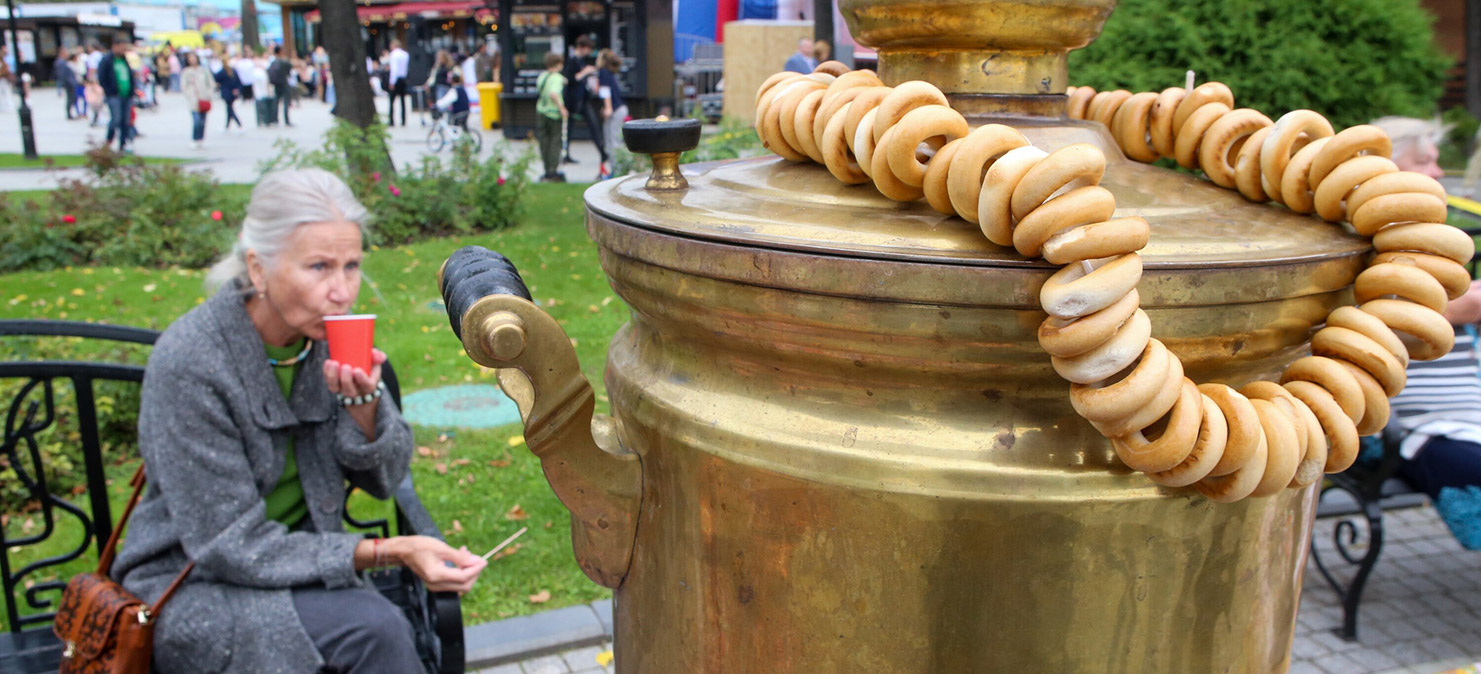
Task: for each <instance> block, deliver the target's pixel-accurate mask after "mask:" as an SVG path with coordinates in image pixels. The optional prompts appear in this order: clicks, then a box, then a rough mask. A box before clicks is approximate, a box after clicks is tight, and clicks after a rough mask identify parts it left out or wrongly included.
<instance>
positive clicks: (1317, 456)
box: [1286, 389, 1357, 489]
mask: <svg viewBox="0 0 1481 674" xmlns="http://www.w3.org/2000/svg"><path fill="white" fill-rule="evenodd" d="M1286 395H1287V400H1286V402H1289V403H1290V405H1291V407H1292V409H1294V410H1295V420H1294V421H1293V424H1294V425H1295V426H1297V427H1302V430H1303V431H1304V435H1305V439H1306V442H1305V443H1304V444H1305V447H1304V449H1303V450H1302V452H1301V461H1300V462H1299V463H1297V464H1296V474H1295V475H1294V476H1292V477H1291V482H1290V484H1288V485H1286V486H1288V487H1291V488H1292V489H1300V488H1301V487H1306V486H1310V485H1311V484H1313V483H1315V482H1316V481H1317V480H1320V479H1321V478H1322V475H1324V474H1325V473H1326V469H1327V434H1326V430H1325V429H1324V428H1323V427H1322V424H1321V420H1320V419H1318V418H1317V416H1316V412H1313V411H1312V410H1311V407H1310V406H1308V405H1307V404H1306V403H1305V402H1304V401H1302V400H1301V399H1300V398H1298V397H1296V396H1295V394H1293V393H1291V392H1290V390H1289V389H1287V390H1286ZM1287 413H1289V410H1288V411H1287ZM1337 416H1339V417H1341V418H1342V421H1344V422H1348V423H1351V422H1350V421H1349V420H1348V419H1347V417H1345V416H1343V414H1342V412H1341V411H1340V410H1339V411H1338V412H1337ZM1353 437H1354V439H1356V437H1357V428H1356V427H1354V428H1353Z"/></svg>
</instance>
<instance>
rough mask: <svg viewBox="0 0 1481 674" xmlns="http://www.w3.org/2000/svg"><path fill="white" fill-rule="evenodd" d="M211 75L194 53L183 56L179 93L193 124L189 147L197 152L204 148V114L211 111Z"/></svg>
mask: <svg viewBox="0 0 1481 674" xmlns="http://www.w3.org/2000/svg"><path fill="white" fill-rule="evenodd" d="M211 84H212V80H211V74H210V73H208V72H206V69H205V67H204V66H202V65H201V58H200V56H199V55H198V54H196V53H195V52H187V53H186V54H185V67H184V68H183V69H182V70H181V71H180V91H182V92H184V94H185V102H186V103H187V104H188V105H189V106H190V117H191V119H192V120H193V121H194V122H195V128H194V129H192V131H191V136H190V138H191V140H192V141H194V142H193V143H192V144H191V146H192V147H194V148H195V149H197V150H199V149H201V148H204V147H205V146H206V113H208V112H210V111H211V90H212V89H213V88H214V87H212V86H211Z"/></svg>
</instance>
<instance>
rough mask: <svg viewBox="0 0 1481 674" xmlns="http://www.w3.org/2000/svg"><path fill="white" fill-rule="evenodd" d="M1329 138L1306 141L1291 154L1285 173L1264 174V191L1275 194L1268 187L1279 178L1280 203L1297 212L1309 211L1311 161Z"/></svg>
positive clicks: (1311, 204)
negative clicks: (1303, 145) (1266, 182)
mask: <svg viewBox="0 0 1481 674" xmlns="http://www.w3.org/2000/svg"><path fill="white" fill-rule="evenodd" d="M1331 140H1332V138H1331V137H1330V136H1329V137H1327V138H1318V139H1316V140H1314V141H1311V142H1310V143H1307V144H1306V146H1305V147H1302V148H1301V149H1300V150H1297V151H1296V154H1294V155H1292V156H1291V160H1290V163H1289V164H1287V165H1286V171H1285V173H1282V174H1280V175H1279V176H1273V175H1270V174H1266V176H1265V178H1266V180H1267V181H1268V182H1269V184H1267V185H1266V186H1265V191H1267V192H1269V193H1270V194H1272V195H1273V194H1276V191H1274V190H1271V189H1270V188H1271V187H1274V182H1275V181H1276V180H1279V181H1280V188H1279V194H1280V203H1282V204H1285V205H1286V208H1289V209H1291V210H1293V211H1295V212H1297V213H1310V212H1311V211H1312V209H1313V208H1314V207H1315V205H1314V204H1313V203H1312V197H1311V191H1312V190H1311V186H1312V184H1313V183H1312V182H1311V177H1310V176H1311V162H1312V161H1313V160H1315V159H1316V155H1317V153H1318V152H1321V150H1322V148H1323V147H1326V145H1327V143H1329V142H1331Z"/></svg>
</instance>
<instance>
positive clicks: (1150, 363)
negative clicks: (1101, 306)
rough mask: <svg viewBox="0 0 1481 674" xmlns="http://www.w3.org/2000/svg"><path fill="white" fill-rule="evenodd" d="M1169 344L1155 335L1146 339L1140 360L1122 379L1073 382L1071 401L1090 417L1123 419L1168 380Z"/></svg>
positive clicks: (1105, 419)
mask: <svg viewBox="0 0 1481 674" xmlns="http://www.w3.org/2000/svg"><path fill="white" fill-rule="evenodd" d="M1167 358H1168V351H1167V347H1165V346H1163V345H1162V342H1159V341H1157V340H1155V339H1152V340H1148V341H1147V347H1146V349H1145V350H1143V351H1142V357H1141V361H1140V362H1138V363H1137V364H1136V366H1135V367H1133V368H1131V372H1129V373H1128V374H1127V375H1126V376H1125V377H1123V378H1122V379H1121V380H1120V381H1117V382H1114V383H1111V384H1107V385H1105V386H1100V387H1096V386H1092V385H1087V384H1071V385H1070V405H1071V406H1073V407H1074V408H1075V411H1076V412H1078V413H1079V414H1080V416H1082V417H1084V418H1086V419H1088V420H1090V421H1100V422H1111V421H1115V420H1117V419H1124V418H1126V417H1128V416H1131V414H1132V413H1133V412H1135V411H1137V409H1138V408H1140V407H1141V406H1143V405H1145V404H1147V403H1148V402H1151V400H1152V398H1153V397H1155V396H1156V395H1157V392H1158V391H1160V390H1162V384H1163V382H1166V381H1167V374H1168V372H1169V371H1170V366H1169V364H1168V362H1167Z"/></svg>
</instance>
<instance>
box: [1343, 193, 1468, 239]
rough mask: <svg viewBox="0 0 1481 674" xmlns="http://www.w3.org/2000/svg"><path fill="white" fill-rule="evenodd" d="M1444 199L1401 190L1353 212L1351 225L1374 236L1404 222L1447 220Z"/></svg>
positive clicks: (1368, 202)
mask: <svg viewBox="0 0 1481 674" xmlns="http://www.w3.org/2000/svg"><path fill="white" fill-rule="evenodd" d="M1447 215H1448V211H1446V209H1445V200H1444V199H1441V198H1440V197H1437V196H1435V195H1433V194H1429V193H1426V192H1399V193H1396V194H1384V195H1380V196H1376V197H1373V198H1371V199H1369V200H1367V201H1365V202H1363V205H1362V207H1361V208H1358V209H1356V210H1353V211H1352V212H1351V216H1352V217H1351V218H1350V219H1349V222H1351V223H1352V228H1353V229H1355V230H1357V231H1358V233H1359V234H1362V235H1363V236H1373V235H1375V234H1377V233H1378V231H1379V230H1381V229H1383V228H1384V227H1387V226H1389V225H1394V224H1398V223H1401V222H1445V218H1446V216H1447Z"/></svg>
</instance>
